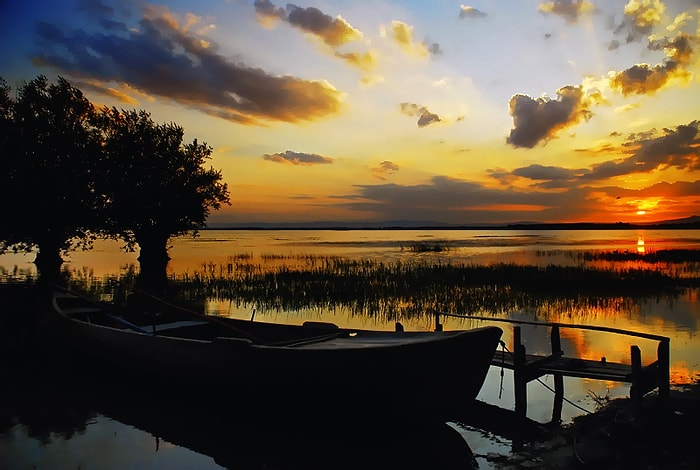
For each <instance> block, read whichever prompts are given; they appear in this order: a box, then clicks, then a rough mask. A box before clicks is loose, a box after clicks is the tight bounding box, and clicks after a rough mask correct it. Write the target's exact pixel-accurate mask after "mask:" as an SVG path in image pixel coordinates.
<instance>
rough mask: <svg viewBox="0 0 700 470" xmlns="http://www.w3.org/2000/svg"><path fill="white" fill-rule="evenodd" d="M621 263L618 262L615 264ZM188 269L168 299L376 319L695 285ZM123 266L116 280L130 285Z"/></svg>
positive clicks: (326, 261)
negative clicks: (333, 313) (342, 312)
mask: <svg viewBox="0 0 700 470" xmlns="http://www.w3.org/2000/svg"><path fill="white" fill-rule="evenodd" d="M623 261H627V260H623ZM200 266H201V268H200V269H197V270H195V271H193V272H186V273H183V274H178V275H173V276H171V278H170V279H169V281H168V293H167V295H168V296H169V297H170V298H171V299H173V300H178V301H182V302H185V303H188V304H191V305H200V307H201V308H203V305H204V302H205V301H207V300H215V301H219V302H228V303H230V304H234V305H236V306H237V307H241V306H243V307H246V308H248V309H250V310H252V308H253V307H255V309H256V310H257V311H258V312H261V313H262V312H285V313H290V312H334V311H337V310H342V311H344V312H346V313H347V314H349V315H351V316H363V317H368V318H373V319H375V320H379V321H386V322H392V321H400V320H402V319H406V318H412V319H413V318H421V317H427V316H429V315H431V314H432V312H435V311H447V312H455V313H471V314H480V315H502V314H504V313H508V312H514V311H523V312H534V313H535V314H536V315H540V318H539V319H545V320H546V319H547V316H550V315H558V316H559V317H561V316H562V315H564V316H566V315H578V314H580V312H590V313H591V314H594V315H600V314H606V315H614V314H616V313H619V312H621V311H626V312H629V311H632V310H633V309H634V308H635V305H634V304H635V302H638V301H640V299H649V298H651V299H660V298H670V299H672V298H674V297H675V296H677V295H679V294H680V293H681V292H683V290H684V289H686V288H687V287H694V286H697V285H698V284H699V282H698V281H699V278H698V277H697V276H693V275H688V273H687V272H685V271H684V270H683V269H682V268H681V266H685V265H682V264H679V265H678V266H676V268H674V269H672V270H666V271H664V270H661V269H657V268H654V267H651V268H637V267H635V268H630V267H628V266H629V264H626V263H624V262H623V263H615V262H613V263H612V265H611V266H610V267H606V268H601V267H598V266H589V265H586V264H581V265H577V266H561V265H555V264H550V265H546V266H534V265H520V264H514V263H496V264H490V265H480V264H473V263H458V262H448V261H431V260H430V259H424V258H413V259H412V260H409V261H405V260H397V261H386V260H381V259H354V258H353V259H351V258H343V257H337V256H325V255H288V256H286V255H285V256H279V255H275V256H263V257H261V258H260V259H259V261H257V262H256V260H255V258H254V257H252V256H250V257H249V256H232V257H230V258H229V259H228V260H227V261H226V262H225V263H223V264H216V263H211V262H203V263H201V265H200ZM137 277H138V274H137V273H136V272H135V271H134V270H127V271H126V272H125V273H123V274H122V276H120V281H121V282H120V284H119V286H124V285H133V283H134V282H136V280H137ZM72 282H75V283H76V284H77V283H79V284H82V285H83V288H85V287H86V288H87V290H88V291H90V292H91V293H93V294H94V295H96V296H97V295H102V294H100V292H105V291H106V292H109V293H110V295H112V296H113V297H114V299H115V301H116V302H122V301H125V299H126V297H127V294H128V293H127V292H126V290H125V288H123V287H118V288H115V287H114V286H111V287H110V286H109V285H106V284H105V283H104V281H101V280H97V279H93V278H91V277H90V273H86V272H80V273H74V277H73V279H72Z"/></svg>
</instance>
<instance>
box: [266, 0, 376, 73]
mask: <svg viewBox="0 0 700 470" xmlns="http://www.w3.org/2000/svg"><path fill="white" fill-rule="evenodd" d="M255 12H256V14H257V17H258V19H259V21H260V23H261V24H263V25H265V26H272V24H274V22H276V21H283V22H286V23H288V24H289V25H291V26H293V27H295V28H297V29H298V30H300V31H302V32H304V33H306V34H309V35H311V36H313V37H315V38H317V39H318V40H320V41H321V42H322V43H323V44H324V45H326V46H328V47H329V48H330V49H331V50H333V51H334V52H333V55H335V57H338V58H339V59H343V60H345V61H347V62H348V63H349V64H350V65H353V66H356V67H358V68H360V69H362V70H365V71H367V70H370V69H371V68H372V67H374V65H375V62H376V59H375V57H374V54H372V53H371V52H366V53H364V54H362V53H359V52H341V51H338V48H340V47H341V46H343V45H345V44H348V43H350V42H353V41H358V40H361V39H362V38H364V34H362V32H361V31H360V30H358V29H356V28H354V27H353V26H352V25H351V24H350V23H348V22H347V21H346V20H345V19H344V18H343V17H341V16H340V15H338V16H337V17H335V18H333V17H332V16H330V15H327V14H325V13H323V12H322V11H321V10H319V9H318V8H314V7H308V8H302V7H299V6H297V5H294V4H292V3H288V4H287V8H286V9H284V8H281V7H277V6H275V5H273V4H272V3H271V2H270V1H269V0H256V2H255Z"/></svg>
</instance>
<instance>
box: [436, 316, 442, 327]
mask: <svg viewBox="0 0 700 470" xmlns="http://www.w3.org/2000/svg"><path fill="white" fill-rule="evenodd" d="M435 331H442V323H440V314H439V313H435Z"/></svg>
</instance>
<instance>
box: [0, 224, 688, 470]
mask: <svg viewBox="0 0 700 470" xmlns="http://www.w3.org/2000/svg"><path fill="white" fill-rule="evenodd" d="M418 243H421V244H425V245H427V246H440V247H442V248H444V250H443V251H440V252H417V251H415V250H413V249H411V247H413V246H415V245H416V244H418ZM672 248H690V249H700V232H696V231H682V230H681V231H675V230H662V231H658V230H645V231H639V232H638V231H629V230H620V231H498V230H489V231H486V230H484V231H460V230H444V231H439V230H401V231H388V230H369V231H240V230H231V231H225V230H212V231H203V232H201V234H200V236H199V237H198V238H196V239H192V238H179V239H176V240H174V241H173V242H172V248H171V249H170V253H171V256H172V261H171V262H170V264H169V267H168V269H169V275H170V276H172V277H175V278H177V277H183V276H195V275H207V273H208V275H219V274H221V275H225V274H226V272H227V270H231V269H234V270H235V269H238V267H239V266H240V265H241V264H245V265H246V266H257V267H258V269H261V270H265V269H268V270H271V269H276V268H278V267H279V266H282V265H284V266H288V267H290V269H297V268H304V267H307V268H308V266H309V263H311V264H313V263H314V262H317V261H314V260H318V258H319V257H320V258H323V257H342V258H348V259H368V260H378V261H383V262H386V263H397V262H401V263H468V264H485V265H488V264H493V263H498V262H505V263H517V264H527V265H538V266H547V265H551V264H555V265H565V266H583V265H588V266H597V267H604V268H610V269H626V268H647V269H657V270H661V271H664V272H672V273H674V275H676V276H684V277H697V276H698V275H700V274H698V266H695V265H694V264H693V263H682V264H658V263H655V264H653V265H652V264H649V263H645V262H644V261H635V262H626V263H624V264H623V263H620V262H618V263H613V262H606V261H588V262H587V261H584V260H583V258H582V257H581V256H579V255H580V254H581V253H584V252H588V253H590V252H596V251H610V250H617V251H621V252H624V251H629V252H633V253H637V252H639V253H653V252H655V251H658V250H664V249H672ZM136 256H137V254H136V253H124V252H122V251H120V249H119V244H118V243H115V242H106V241H102V242H98V243H97V244H96V245H95V248H94V249H93V250H92V251H89V252H77V253H73V254H71V255H70V257H69V259H68V260H67V263H66V267H67V269H68V270H69V271H70V272H71V277H72V278H74V279H81V280H84V282H86V283H94V282H100V280H102V279H106V278H110V277H117V276H120V275H124V274H125V273H128V272H130V271H134V270H136V269H137V267H138V263H137V261H136ZM32 259H33V255H31V254H30V255H2V256H0V280H1V281H2V282H7V281H8V280H12V279H21V278H23V277H26V276H32V275H34V274H35V271H34V266H33V264H32V263H31V261H32ZM231 266H233V268H231ZM203 308H204V310H205V312H206V313H209V314H214V315H225V316H232V317H238V318H249V317H250V316H251V314H252V312H253V309H256V313H255V315H256V316H255V318H256V319H257V320H260V321H273V322H283V323H301V322H302V321H304V320H305V319H308V318H312V319H314V320H322V321H330V322H334V323H336V324H338V325H340V326H352V327H363V328H375V329H393V321H390V320H389V319H388V318H387V317H385V316H381V315H380V316H362V315H358V313H357V311H356V310H353V309H351V308H349V307H347V306H343V305H335V306H333V307H332V308H328V309H323V308H318V307H315V308H312V309H311V308H309V309H304V308H301V309H295V310H293V311H287V310H284V309H280V308H277V309H269V308H268V309H265V308H261V307H260V306H259V305H255V304H251V303H246V302H235V301H232V300H230V299H229V300H217V299H213V298H212V299H209V300H208V301H207V302H206V303H205V305H204V307H203ZM453 313H461V314H477V315H483V314H489V313H491V314H493V312H488V311H479V312H453ZM499 315H500V316H501V317H503V318H510V319H521V320H538V321H557V322H562V323H574V324H584V325H598V326H610V327H614V328H620V329H625V330H633V331H637V332H645V333H653V334H659V335H664V336H668V337H670V338H671V377H672V382H674V383H678V384H681V383H688V382H690V381H693V380H696V379H698V377H699V373H700V364H698V358H700V340H699V339H698V338H697V333H698V329H699V327H698V319H700V301H699V300H698V291H697V289H689V290H687V291H685V292H683V293H682V294H680V295H678V296H674V297H672V298H667V297H663V296H660V297H639V298H633V299H630V298H622V297H620V298H612V299H610V298H608V299H607V300H605V301H600V302H580V303H579V302H576V301H573V302H572V301H568V302H556V301H553V302H542V303H541V304H539V305H537V306H534V307H527V308H517V309H514V310H512V311H508V312H505V313H504V312H500V313H499ZM427 318H430V317H427ZM431 321H432V320H426V318H417V319H415V320H409V321H407V322H405V326H406V327H407V329H430V328H432V326H433V325H432V323H431ZM443 323H444V326H445V329H456V328H471V327H474V326H481V325H485V324H488V322H485V321H480V320H465V319H455V318H445V319H444V320H443ZM497 324H498V326H501V327H502V328H503V329H504V338H503V339H504V340H505V342H506V344H507V345H508V346H509V347H511V346H512V327H511V325H509V324H504V323H497ZM523 338H524V342H525V345H526V347H527V350H528V352H532V353H548V352H549V338H548V330H547V329H545V328H541V327H535V326H523ZM631 344H637V345H639V346H640V348H641V349H642V359H643V362H645V363H648V362H651V361H652V360H654V359H655V356H656V343H655V342H651V341H647V340H639V339H636V338H629V337H626V336H621V335H614V334H610V333H599V332H593V331H587V330H579V329H563V330H562V347H563V349H564V351H565V354H566V355H567V356H577V357H585V358H591V359H600V358H601V357H603V356H605V357H606V358H607V359H608V360H609V361H614V362H629V348H630V345H631ZM456 367H458V364H456ZM548 387H553V380H552V378H551V377H547V376H545V377H543V378H542V379H541V382H538V381H533V382H531V383H530V384H529V385H528V399H529V401H528V416H529V417H530V418H532V419H534V420H537V421H540V422H547V421H549V420H550V418H551V413H552V406H553V400H552V396H553V394H552V393H551V391H550V390H549V389H548ZM18 393H19V394H20V395H21V394H22V393H20V392H18ZM628 393H629V386H628V385H627V384H620V383H609V382H604V381H595V380H581V379H566V380H565V395H566V399H567V400H568V401H569V402H565V403H564V409H563V412H562V418H563V420H564V421H565V422H567V421H569V420H571V419H572V418H573V417H575V416H578V415H581V414H583V413H586V412H588V411H593V410H594V409H595V407H596V399H597V398H599V397H617V396H626V395H628ZM223 398H224V399H225V397H223ZM479 398H480V399H481V400H483V401H486V402H488V403H491V404H495V405H498V406H500V407H503V408H509V409H512V408H513V407H514V401H513V390H512V375H511V374H510V372H509V371H507V370H506V371H504V375H503V379H501V371H500V370H499V369H498V368H497V367H492V369H491V371H490V374H489V377H488V378H487V380H486V383H485V384H484V387H483V389H482V391H481V394H480V396H479ZM62 403H64V404H65V403H66V402H65V401H64V402H62ZM98 405H99V404H98ZM98 405H95V407H94V409H92V410H87V411H88V412H87V413H86V416H84V417H82V418H80V419H78V421H80V422H81V424H82V427H81V428H80V429H79V430H78V431H76V432H73V433H67V432H65V430H64V431H63V432H60V431H55V430H53V431H52V428H51V427H50V426H48V428H47V429H48V431H46V430H44V432H43V434H41V433H39V435H37V432H35V429H33V428H32V426H31V425H30V424H27V422H25V421H26V419H25V420H21V419H17V417H13V416H12V414H13V412H12V409H10V410H9V411H7V412H6V413H3V418H4V419H5V420H6V421H8V423H5V426H3V427H2V431H3V433H2V435H1V436H0V456H2V457H0V467H1V468H124V467H128V468H221V466H222V465H228V464H227V463H222V462H221V461H220V459H219V461H217V460H215V456H214V457H212V454H214V452H213V451H211V450H210V449H211V447H206V446H194V445H190V444H188V442H187V440H186V439H185V440H184V441H178V442H175V441H176V439H171V440H170V441H168V439H167V437H165V434H164V433H160V434H159V432H160V431H157V429H158V426H157V423H158V422H159V418H158V417H157V416H156V417H155V418H153V420H152V421H155V423H156V426H155V427H152V426H149V425H141V426H140V427H139V425H137V424H135V422H134V420H133V419H130V418H128V417H124V416H122V415H120V414H118V413H114V412H112V414H110V412H107V411H104V410H101V408H100V406H98ZM52 406H53V408H51V406H49V408H50V410H44V411H45V412H46V414H47V415H48V416H49V417H50V416H51V415H52V413H56V409H61V407H62V406H63V405H61V403H53V405H52ZM5 415H8V417H6V418H5ZM83 418H84V419H83ZM13 420H14V421H13ZM161 421H162V419H161ZM197 424H198V425H199V426H200V431H199V432H203V431H202V429H205V428H207V425H206V423H204V424H202V423H197ZM384 425H386V426H388V428H387V429H390V430H391V429H392V428H391V423H384ZM277 426H279V423H270V424H269V426H267V427H265V426H263V427H261V429H259V433H260V434H259V439H260V440H262V441H263V442H266V440H269V442H270V445H269V446H268V447H265V449H266V450H261V452H269V453H270V455H272V454H274V453H275V452H277V451H278V450H279V449H280V448H283V447H284V448H286V447H285V446H284V445H283V444H282V443H281V442H280V439H279V437H278V436H279V433H277V432H273V431H276V430H277ZM322 426H324V427H330V428H333V427H335V428H336V429H335V432H336V433H337V431H338V429H339V428H340V429H342V428H343V426H344V424H343V422H342V421H341V422H336V423H333V424H329V423H323V425H322ZM451 426H452V427H453V428H454V429H456V430H457V431H458V432H459V433H460V434H461V435H462V436H463V437H464V438H465V439H466V441H467V442H468V444H469V446H470V447H471V448H472V450H473V451H474V452H475V453H476V454H477V456H478V458H477V461H478V462H479V464H480V467H481V468H489V467H491V466H492V463H491V462H490V461H489V459H487V458H486V454H487V453H500V454H508V453H509V451H510V450H511V443H510V442H509V441H508V440H507V439H503V438H499V437H498V436H493V435H490V434H487V433H484V432H481V431H480V430H478V429H473V428H470V427H465V426H461V425H460V424H459V423H452V424H451ZM210 427H212V428H213V426H210ZM402 428H403V426H402ZM154 429H155V430H154ZM215 429H217V432H218V433H219V434H220V433H221V432H224V431H221V430H220V429H219V428H215ZM229 431H230V432H233V431H231V430H229ZM392 432H394V433H396V434H397V435H401V433H400V432H399V428H398V427H397V428H394V429H393V431H392ZM233 435H234V436H237V438H241V436H240V435H238V434H235V433H234V434H233ZM338 435H342V433H338ZM207 436H209V435H208V434H207ZM217 436H218V434H217V433H211V435H210V436H209V437H207V439H209V441H214V440H216V439H220V438H221V436H218V437H217ZM346 437H347V436H346ZM414 438H415V436H407V437H406V438H405V440H406V442H410V440H411V439H414ZM349 441H350V443H349V449H348V448H344V449H343V452H347V451H350V452H356V453H357V454H358V455H361V453H362V449H361V447H362V444H360V443H358V442H353V441H352V440H351V439H349ZM243 442H244V441H241V443H243ZM242 445H243V444H242ZM410 447H411V445H409V448H410ZM192 449H195V450H192ZM276 449H278V450H276ZM352 449H354V451H353V450H352ZM375 450H376V449H375ZM403 450H409V449H408V448H407V449H403ZM207 451H209V454H207ZM392 451H398V452H400V451H401V448H400V447H399V449H398V450H396V449H393V450H392ZM231 467H232V468H235V467H236V466H235V465H232V466H231ZM241 468H254V467H243V466H242V467H241ZM280 468H286V467H280Z"/></svg>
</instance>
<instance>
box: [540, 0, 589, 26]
mask: <svg viewBox="0 0 700 470" xmlns="http://www.w3.org/2000/svg"><path fill="white" fill-rule="evenodd" d="M537 9H538V10H539V11H540V12H541V13H544V14H552V15H557V16H561V17H562V18H564V19H565V20H566V22H567V23H570V24H572V23H576V22H578V20H579V18H580V17H581V16H583V15H585V14H588V13H591V12H594V11H595V9H596V8H595V5H593V4H592V3H591V2H587V1H585V0H554V1H553V2H546V3H541V4H540V5H539V7H538V8H537Z"/></svg>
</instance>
